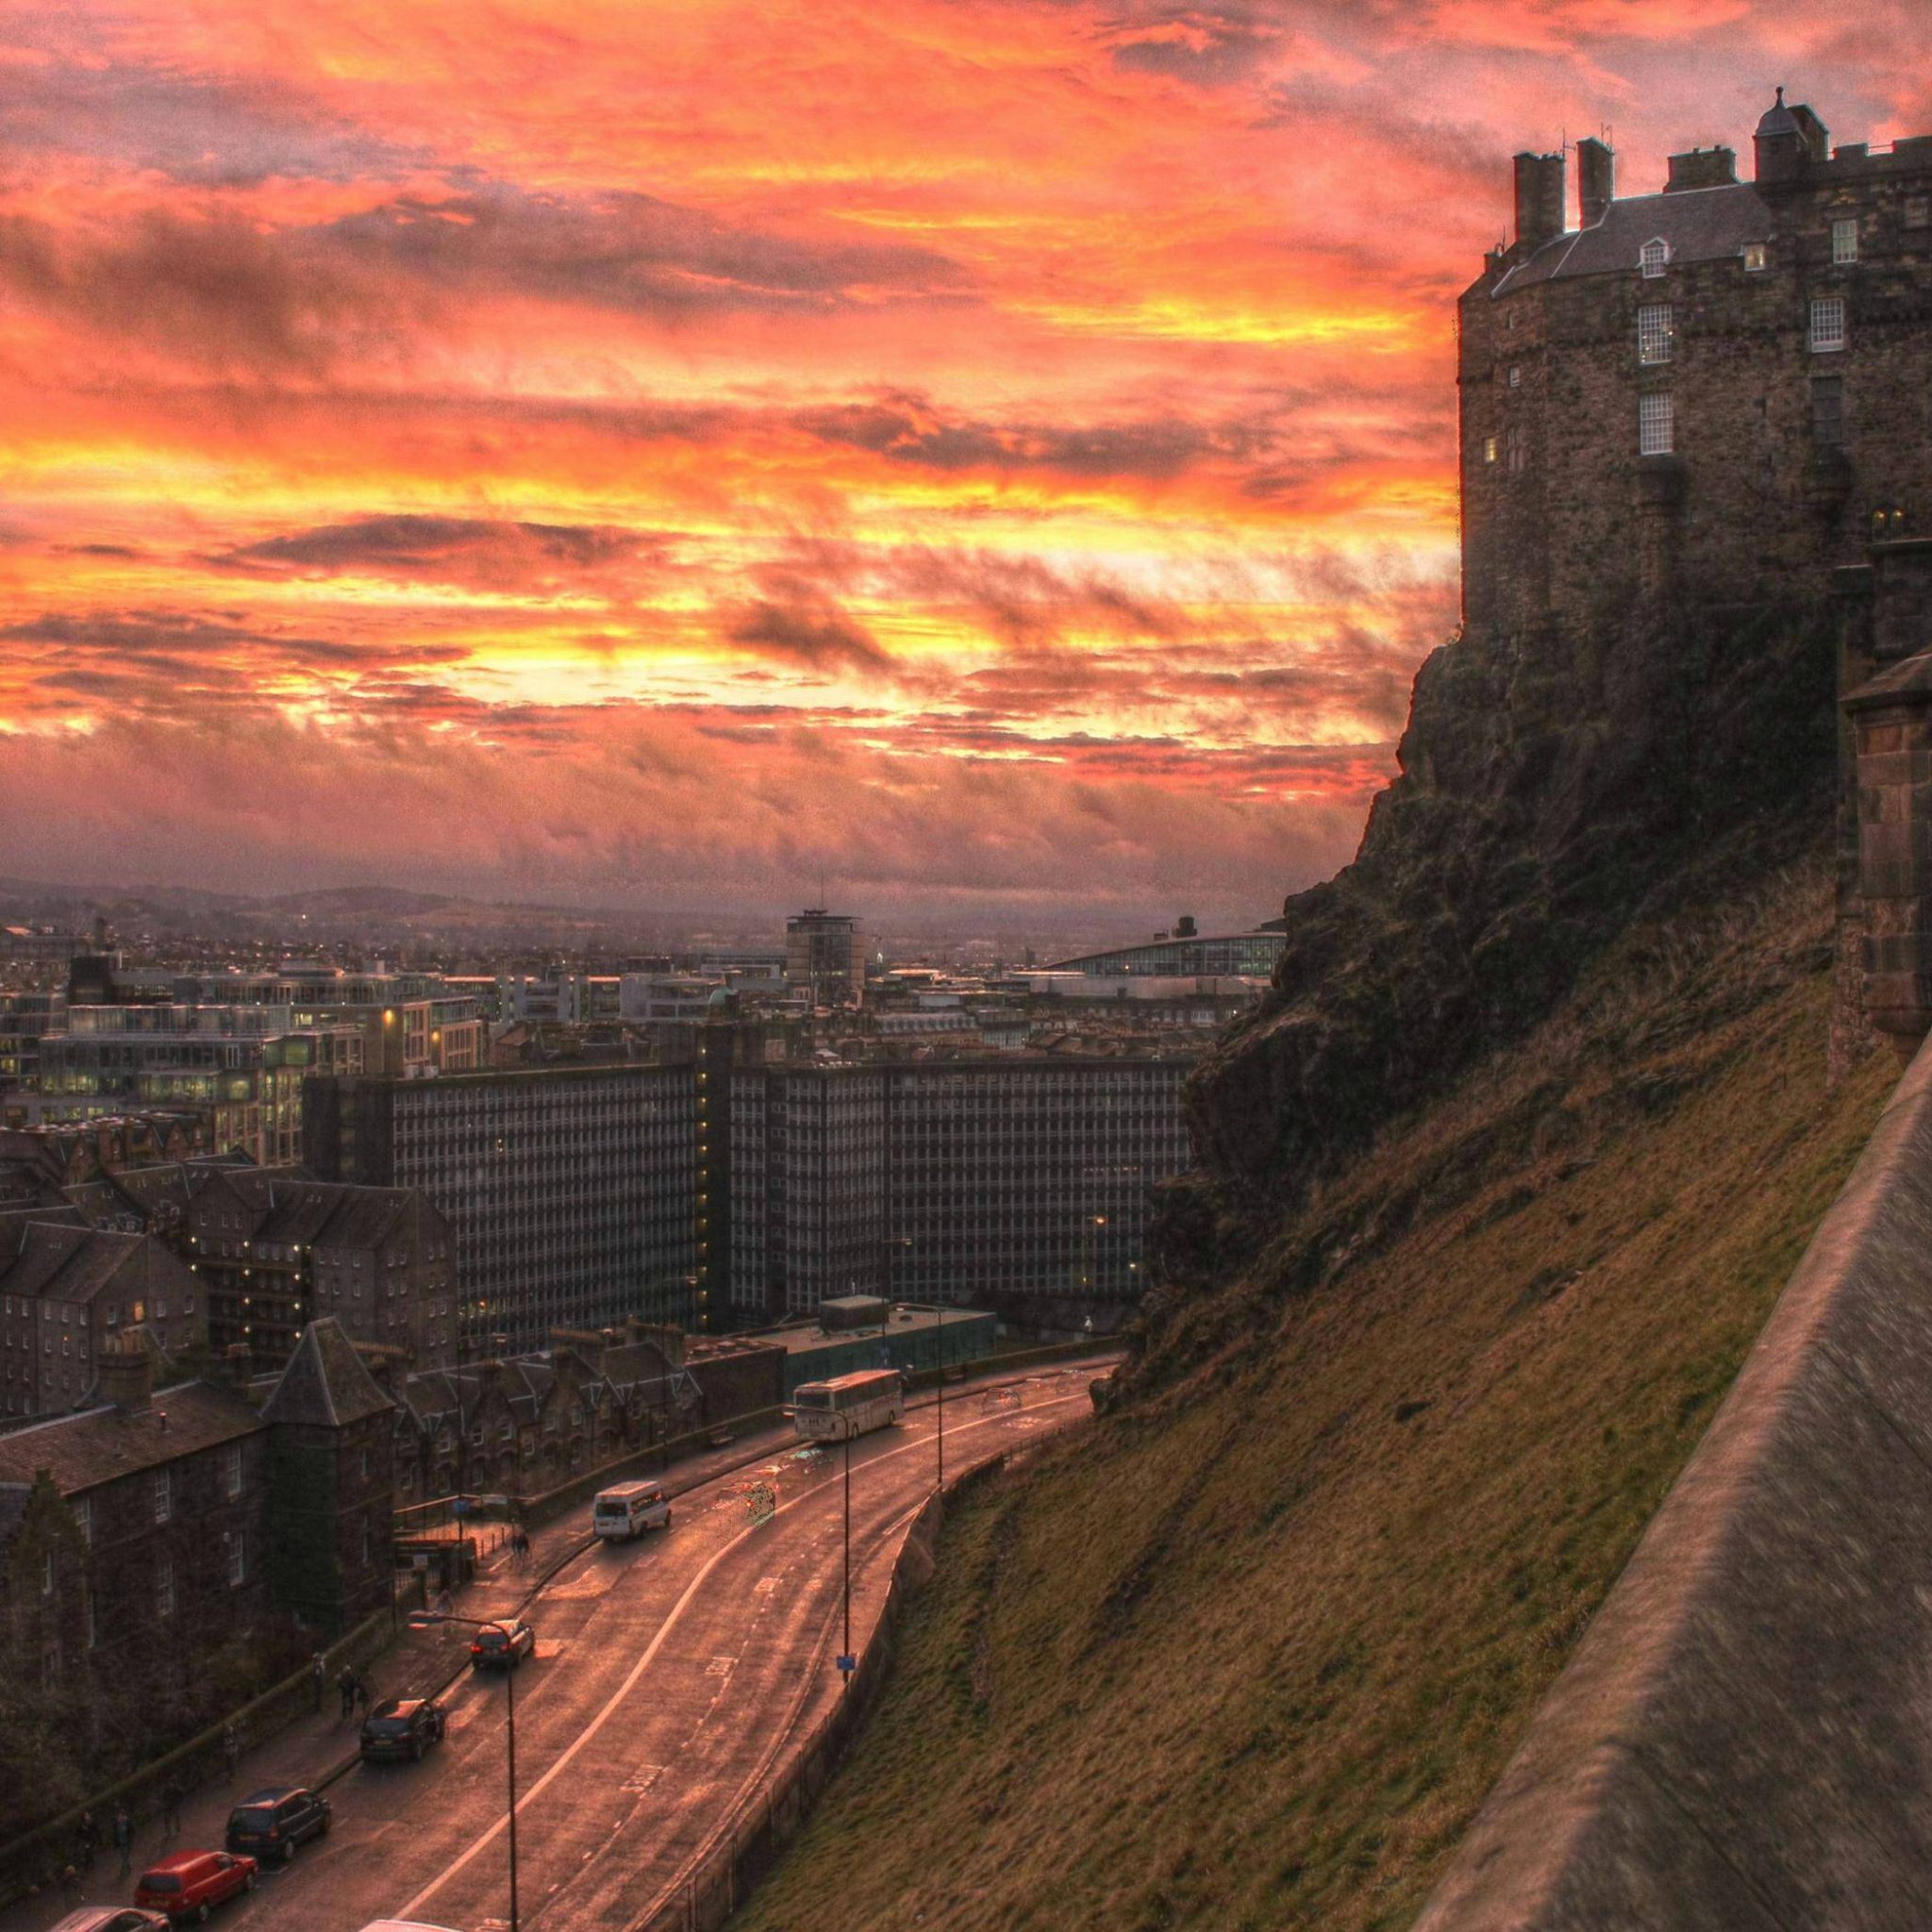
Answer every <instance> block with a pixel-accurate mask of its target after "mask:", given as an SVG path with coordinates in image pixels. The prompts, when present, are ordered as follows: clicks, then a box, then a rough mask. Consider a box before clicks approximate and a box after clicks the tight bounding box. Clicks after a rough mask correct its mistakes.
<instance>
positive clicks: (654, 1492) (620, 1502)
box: [591, 1482, 671, 1542]
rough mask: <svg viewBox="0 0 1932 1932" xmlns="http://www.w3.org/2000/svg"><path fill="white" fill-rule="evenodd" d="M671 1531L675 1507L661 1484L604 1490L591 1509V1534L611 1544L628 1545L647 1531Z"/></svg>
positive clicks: (616, 1487) (645, 1484) (624, 1485)
mask: <svg viewBox="0 0 1932 1932" xmlns="http://www.w3.org/2000/svg"><path fill="white" fill-rule="evenodd" d="M670 1527H671V1505H670V1504H669V1503H667V1502H666V1501H665V1500H664V1486H663V1485H662V1484H661V1483H653V1482H636V1483H618V1484H616V1485H615V1486H614V1487H613V1488H611V1489H608V1490H600V1491H598V1492H597V1500H596V1502H595V1503H594V1504H593V1505H592V1506H591V1534H592V1535H594V1536H601V1537H602V1538H604V1540H605V1541H607V1542H628V1541H630V1539H631V1538H632V1537H634V1536H641V1535H642V1534H643V1533H644V1531H645V1530H647V1529H669V1528H670Z"/></svg>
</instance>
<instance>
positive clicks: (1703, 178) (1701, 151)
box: [1664, 147, 1738, 194]
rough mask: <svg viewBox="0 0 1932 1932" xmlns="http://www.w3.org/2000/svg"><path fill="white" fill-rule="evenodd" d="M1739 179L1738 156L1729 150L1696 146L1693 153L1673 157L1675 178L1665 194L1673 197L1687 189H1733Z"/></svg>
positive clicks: (1666, 186) (1672, 169)
mask: <svg viewBox="0 0 1932 1932" xmlns="http://www.w3.org/2000/svg"><path fill="white" fill-rule="evenodd" d="M1737 180H1738V157H1737V154H1736V152H1735V150H1733V149H1731V148H1727V147H1693V148H1692V149H1691V152H1690V153H1689V154H1683V155H1673V156H1672V157H1671V178H1670V179H1669V180H1668V181H1666V182H1665V183H1664V192H1665V193H1666V194H1673V193H1676V192H1681V191H1682V190H1684V189H1686V188H1732V187H1735V186H1736V185H1737Z"/></svg>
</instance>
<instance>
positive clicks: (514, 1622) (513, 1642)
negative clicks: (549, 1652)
mask: <svg viewBox="0 0 1932 1932" xmlns="http://www.w3.org/2000/svg"><path fill="white" fill-rule="evenodd" d="M536 1648H537V1633H536V1632H535V1631H534V1630H532V1629H531V1628H530V1626H529V1625H528V1624H526V1623H525V1622H524V1620H523V1619H522V1618H521V1617H506V1618H504V1619H503V1621H502V1622H501V1623H498V1624H484V1625H483V1627H482V1628H481V1629H480V1630H478V1631H477V1632H476V1637H475V1642H473V1643H472V1644H471V1645H470V1661H471V1662H472V1663H473V1664H475V1667H476V1668H477V1669H478V1670H479V1671H480V1670H481V1669H482V1668H483V1667H484V1666H485V1665H486V1664H491V1665H500V1666H501V1667H502V1668H503V1669H505V1670H508V1669H510V1668H511V1667H512V1666H514V1665H517V1664H520V1663H522V1662H523V1660H524V1659H525V1657H528V1656H529V1655H530V1654H531V1653H532V1652H533V1651H534V1650H535V1649H536Z"/></svg>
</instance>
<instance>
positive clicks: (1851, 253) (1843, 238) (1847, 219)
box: [1831, 215, 1858, 268]
mask: <svg viewBox="0 0 1932 1932" xmlns="http://www.w3.org/2000/svg"><path fill="white" fill-rule="evenodd" d="M1831 258H1832V262H1833V264H1834V265H1835V266H1837V267H1839V268H1842V267H1843V266H1844V265H1845V263H1847V262H1849V261H1857V258H1858V218H1857V216H1856V215H1843V216H1840V218H1839V220H1837V221H1835V222H1834V223H1832V225H1831Z"/></svg>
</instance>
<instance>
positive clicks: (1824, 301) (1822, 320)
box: [1811, 295, 1845, 354]
mask: <svg viewBox="0 0 1932 1932" xmlns="http://www.w3.org/2000/svg"><path fill="white" fill-rule="evenodd" d="M1844 345H1845V298H1844V297H1843V296H1842V295H1819V296H1815V297H1813V299H1812V303H1811V348H1812V351H1813V353H1814V354H1823V353H1824V352H1825V351H1827V350H1831V349H1842V348H1843V347H1844Z"/></svg>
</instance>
